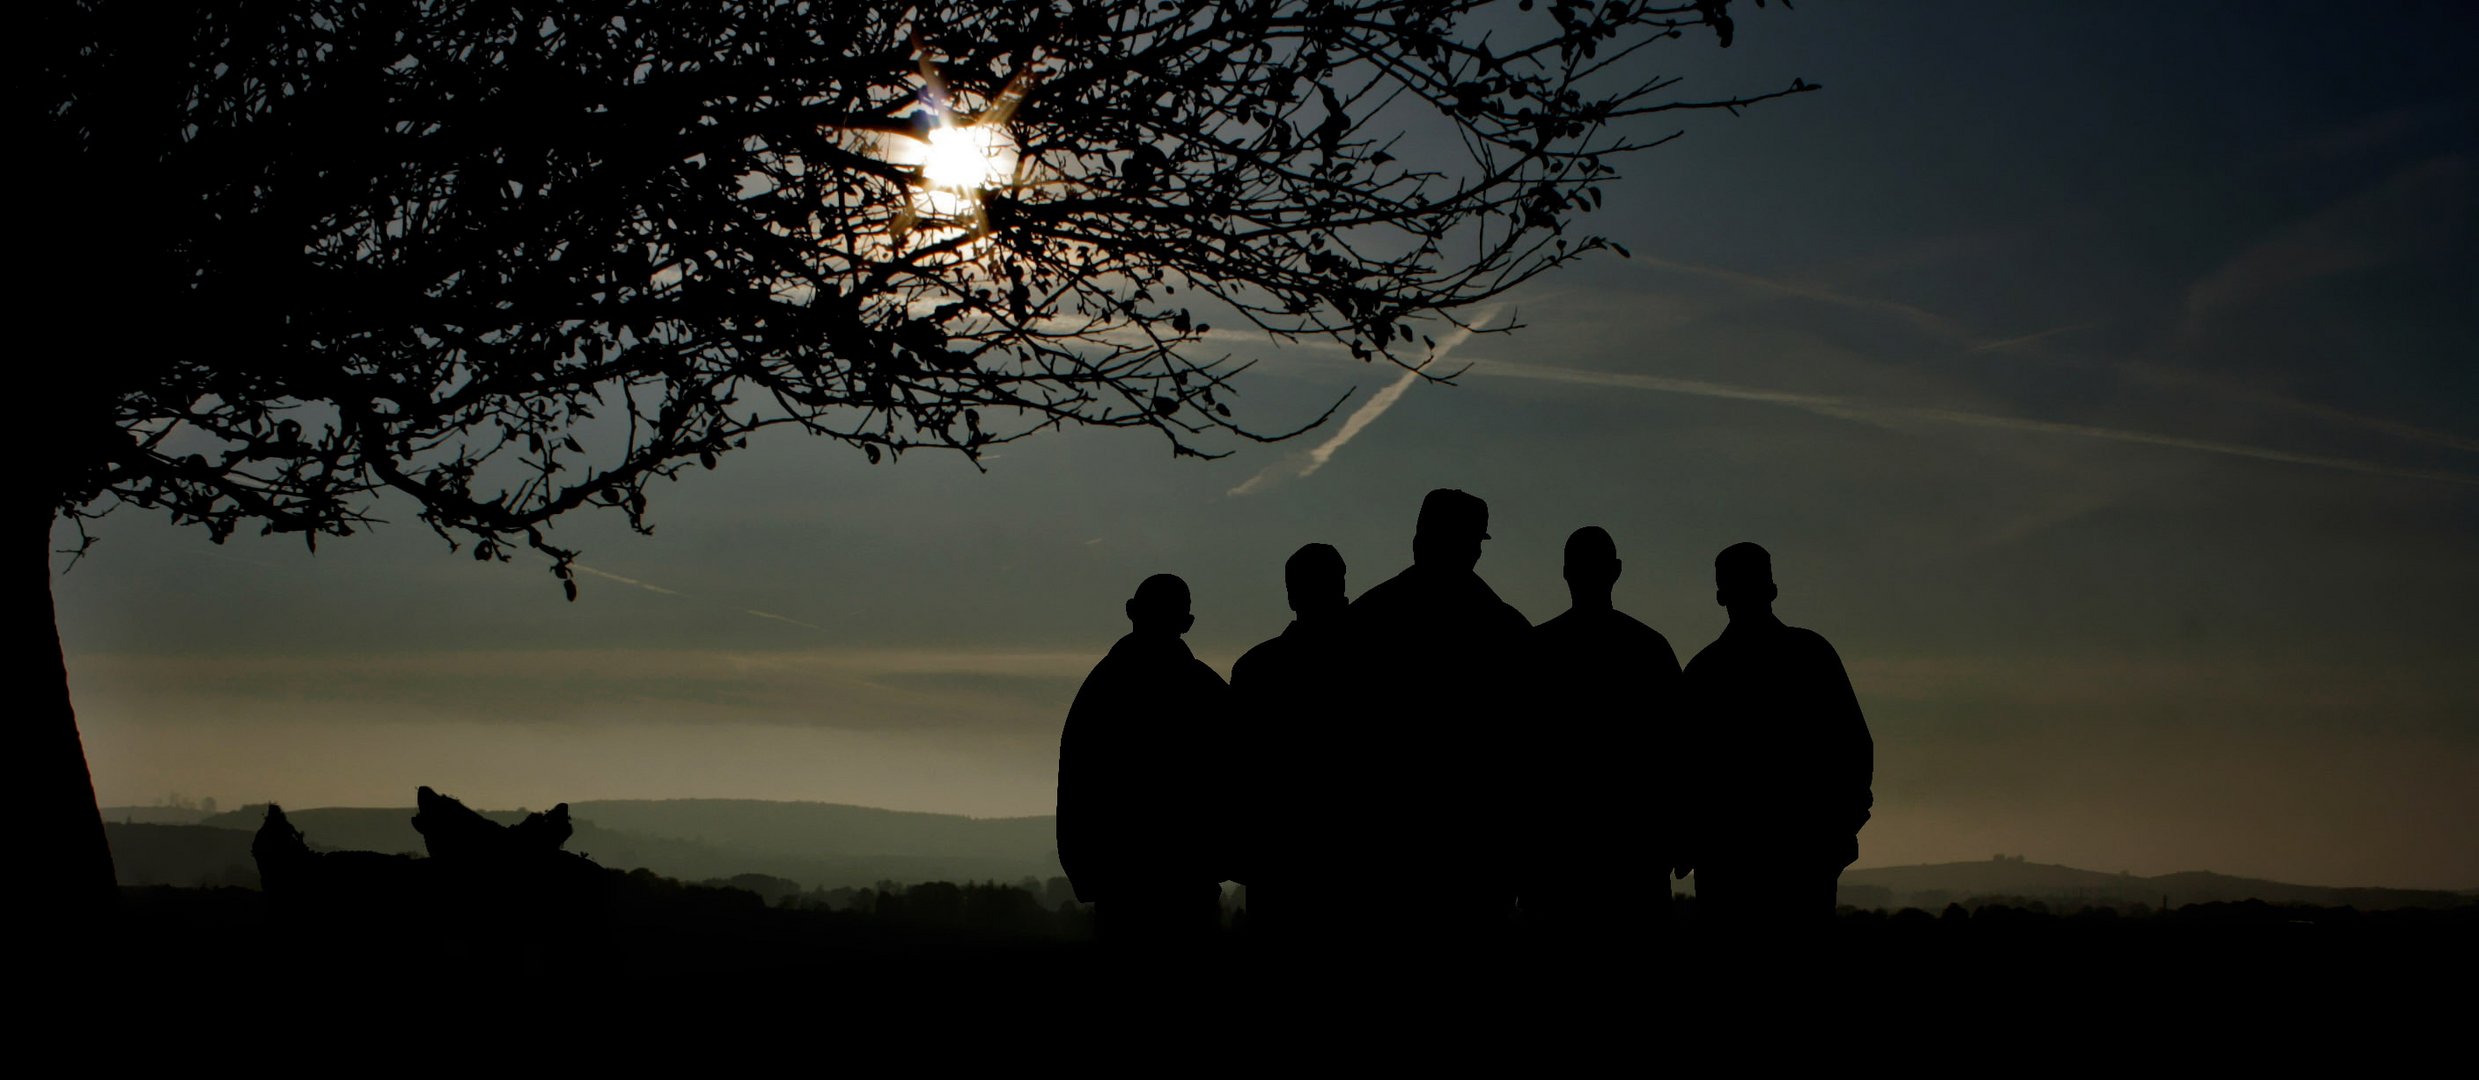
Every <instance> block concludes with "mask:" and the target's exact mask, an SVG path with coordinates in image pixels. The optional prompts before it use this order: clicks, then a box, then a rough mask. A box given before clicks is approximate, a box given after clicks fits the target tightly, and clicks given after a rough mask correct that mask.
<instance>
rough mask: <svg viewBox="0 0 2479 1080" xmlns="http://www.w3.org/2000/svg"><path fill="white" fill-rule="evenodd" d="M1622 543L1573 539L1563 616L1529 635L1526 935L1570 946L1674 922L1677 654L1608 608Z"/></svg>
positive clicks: (1602, 537) (1596, 534)
mask: <svg viewBox="0 0 2479 1080" xmlns="http://www.w3.org/2000/svg"><path fill="white" fill-rule="evenodd" d="M1619 569H1620V563H1619V559H1618V547H1617V545H1616V544H1615V543H1613V542H1612V541H1611V540H1610V534H1609V533H1607V532H1605V531H1603V530H1602V529H1601V528H1600V527H1599V526H1597V525H1588V526H1585V527H1584V528H1581V529H1577V530H1575V533H1574V534H1573V535H1571V536H1569V537H1567V548H1566V579H1567V596H1568V598H1569V600H1570V602H1571V604H1572V606H1570V607H1569V608H1568V609H1567V610H1566V612H1565V613H1563V614H1561V615H1559V616H1558V617H1556V618H1554V619H1551V620H1549V621H1548V622H1545V623H1542V624H1541V625H1539V626H1537V627H1534V628H1533V630H1532V645H1533V669H1532V672H1531V674H1530V677H1529V682H1528V685H1529V686H1530V688H1531V690H1532V693H1533V695H1534V698H1535V700H1536V701H1538V702H1539V704H1540V708H1538V709H1537V710H1534V711H1533V712H1532V714H1531V716H1530V717H1529V722H1528V723H1527V724H1525V726H1524V729H1523V730H1524V733H1525V735H1526V736H1527V739H1526V741H1527V744H1528V750H1529V755H1530V759H1529V765H1530V768H1529V774H1530V775H1529V783H1528V784H1527V788H1528V791H1527V799H1526V801H1527V803H1528V812H1527V813H1526V814H1525V815H1524V817H1523V818H1522V819H1521V820H1522V821H1523V822H1524V830H1523V835H1522V836H1521V837H1520V841H1521V842H1520V843H1519V844H1518V845H1517V847H1518V849H1519V850H1520V851H1521V852H1522V853H1523V863H1524V867H1525V875H1524V881H1523V901H1522V909H1523V919H1524V924H1525V927H1526V928H1527V930H1529V931H1531V932H1532V933H1534V934H1536V935H1538V936H1539V937H1540V938H1541V939H1542V940H1544V941H1546V942H1548V943H1551V944H1554V945H1560V946H1567V945H1580V944H1584V943H1586V942H1595V943H1611V942H1618V941H1631V940H1640V939H1641V937H1642V934H1643V932H1644V931H1647V930H1651V929H1653V928H1655V927H1658V926H1659V925H1662V924H1665V923H1667V922H1668V920H1669V914H1670V869H1671V867H1672V865H1673V864H1674V863H1675V862H1677V859H1676V854H1677V843H1678V834H1679V832H1680V829H1679V825H1678V821H1677V818H1678V813H1679V800H1678V793H1677V778H1678V770H1679V768H1680V767H1681V765H1682V764H1683V763H1682V762H1681V760H1680V757H1681V755H1680V754H1679V752H1678V747H1677V746H1676V742H1677V734H1678V732H1677V731H1676V730H1675V728H1676V726H1677V725H1678V724H1679V723H1680V717H1679V715H1678V714H1679V708H1678V706H1679V702H1678V693H1679V666H1678V654H1676V653H1674V652H1671V651H1670V642H1669V639H1667V638H1664V637H1662V636H1661V634H1660V633H1659V632H1658V631H1655V630H1654V629H1653V628H1652V627H1649V626H1646V625H1644V624H1643V623H1641V622H1638V621H1636V620H1635V619H1634V618H1633V617H1631V616H1629V615H1628V614H1627V613H1625V612H1622V611H1620V610H1618V609H1617V608H1616V607H1615V606H1613V605H1612V604H1611V602H1610V590H1611V588H1612V587H1613V586H1615V585H1616V584H1617V583H1618V573H1619Z"/></svg>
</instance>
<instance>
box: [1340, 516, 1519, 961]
mask: <svg viewBox="0 0 2479 1080" xmlns="http://www.w3.org/2000/svg"><path fill="white" fill-rule="evenodd" d="M1487 539H1489V504H1487V503H1484V502H1482V501H1481V500H1480V499H1478V498H1476V497H1474V496H1472V495H1468V494H1465V493H1464V492H1461V491H1457V490H1454V489H1452V488H1440V489H1438V490H1436V491H1432V492H1430V493H1429V495H1428V497H1427V498H1426V499H1424V500H1422V502H1421V504H1420V523H1419V527H1418V530H1417V532H1416V533H1415V534H1414V536H1413V537H1412V565H1411V567H1410V568H1409V569H1407V570H1404V571H1403V572H1402V573H1400V574H1396V575H1395V576H1394V577H1392V578H1390V579H1388V580H1387V581H1386V582H1385V583H1383V584H1380V585H1378V586H1377V587H1375V588H1372V589H1370V590H1369V591H1367V592H1365V593H1362V594H1361V596H1360V598H1359V599H1358V600H1355V601H1353V602H1352V605H1351V613H1350V614H1351V633H1352V635H1353V637H1354V638H1355V639H1356V640H1357V641H1358V642H1359V644H1360V648H1361V649H1362V650H1363V651H1364V652H1365V654H1366V655H1367V656H1368V658H1369V661H1368V665H1369V666H1368V667H1367V668H1366V669H1365V670H1364V671H1363V672H1362V673H1361V676H1360V682H1359V685H1358V686H1357V688H1356V690H1357V693H1356V694H1355V698H1356V700H1358V701H1359V702H1360V703H1361V708H1360V710H1359V711H1360V713H1361V716H1360V718H1359V720H1360V727H1361V730H1362V731H1363V732H1365V734H1364V735H1363V736H1362V737H1361V739H1360V743H1359V745H1360V746H1361V747H1362V750H1361V753H1360V755H1359V757H1360V760H1359V762H1358V765H1359V767H1360V769H1361V770H1362V771H1363V773H1364V777H1365V783H1366V785H1367V787H1366V789H1365V790H1366V792H1367V797H1368V799H1369V806H1368V809H1367V811H1365V812H1364V813H1363V814H1362V815H1361V816H1362V819H1363V820H1362V821H1360V822H1359V825H1360V830H1359V831H1360V833H1361V835H1362V837H1363V843H1362V848H1363V850H1365V851H1366V852H1368V853H1369V856H1370V861H1371V864H1372V866H1373V868H1374V869H1376V870H1377V871H1378V872H1379V873H1381V874H1383V875H1384V876H1385V880H1383V881H1381V882H1379V883H1378V884H1379V886H1380V887H1381V888H1383V889H1385V890H1386V891H1387V892H1389V893H1390V894H1391V895H1392V896H1393V897H1394V899H1395V902H1396V903H1397V904H1398V905H1399V910H1400V913H1401V915H1402V916H1403V921H1404V925H1403V926H1402V930H1403V931H1404V932H1405V933H1408V934H1412V935H1431V936H1441V935H1462V934H1494V933H1497V932H1499V931H1500V930H1502V929H1503V928H1504V925H1505V923H1506V920H1507V917H1508V914H1509V912H1510V910H1511V908H1512V906H1513V901H1514V888H1515V886H1514V880H1513V879H1514V870H1513V867H1512V865H1511V861H1512V860H1511V853H1510V851H1509V850H1508V847H1509V844H1510V842H1511V835H1510V834H1511V832H1512V825H1513V822H1512V821H1511V815H1512V814H1513V813H1515V811H1516V809H1517V808H1516V807H1514V806H1511V805H1509V804H1510V803H1511V802H1513V801H1515V800H1516V799H1518V798H1519V797H1520V796H1519V795H1518V794H1516V791H1515V789H1516V786H1517V784H1518V782H1519V780H1520V777H1519V775H1518V770H1517V769H1516V768H1514V767H1513V765H1512V762H1511V760H1510V759H1511V758H1513V757H1514V753H1513V750H1514V748H1515V747H1516V745H1517V741H1516V737H1515V735H1514V733H1513V729H1514V728H1515V727H1516V726H1517V725H1518V724H1519V723H1520V722H1521V718H1520V717H1518V716H1516V715H1514V713H1515V711H1516V710H1515V708H1514V701H1513V691H1514V689H1515V679H1514V676H1515V669H1516V668H1517V667H1518V666H1520V665H1521V663H1522V661H1523V658H1524V656H1525V647H1526V639H1527V637H1528V636H1529V635H1530V633H1531V630H1532V624H1531V622H1530V621H1529V620H1527V619H1525V618H1524V617H1523V614H1522V613H1521V612H1518V611H1516V610H1515V609H1514V608H1513V607H1511V606H1509V605H1508V604H1507V603H1506V602H1505V601H1503V600H1500V599H1498V594H1497V593H1496V591H1494V590H1492V589H1491V588H1490V587H1489V584H1488V583H1487V582H1485V581H1482V580H1481V578H1480V575H1479V574H1477V573H1474V572H1473V567H1474V566H1475V565H1477V564H1478V563H1479V562H1480V557H1481V541H1483V540H1487Z"/></svg>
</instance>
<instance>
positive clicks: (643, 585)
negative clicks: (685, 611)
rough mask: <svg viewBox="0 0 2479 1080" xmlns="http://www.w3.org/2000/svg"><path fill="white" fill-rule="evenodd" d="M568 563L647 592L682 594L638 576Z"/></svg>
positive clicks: (595, 574)
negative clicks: (624, 575) (645, 580)
mask: <svg viewBox="0 0 2479 1080" xmlns="http://www.w3.org/2000/svg"><path fill="white" fill-rule="evenodd" d="M568 565H569V567H570V568H572V569H576V570H582V571H584V572H586V573H589V574H592V575H594V576H595V577H598V578H601V579H603V580H605V581H616V582H619V583H620V584H622V585H634V586H636V587H638V588H640V589H644V590H645V591H647V592H651V593H661V594H663V595H665V596H678V595H680V594H679V593H678V592H676V591H674V590H671V589H666V588H664V587H662V586H660V585H655V584H652V583H650V582H644V581H639V580H637V579H636V578H631V577H621V576H620V575H618V574H614V573H612V572H610V571H608V570H596V569H594V568H593V567H591V566H587V565H585V564H584V563H569V564H568Z"/></svg>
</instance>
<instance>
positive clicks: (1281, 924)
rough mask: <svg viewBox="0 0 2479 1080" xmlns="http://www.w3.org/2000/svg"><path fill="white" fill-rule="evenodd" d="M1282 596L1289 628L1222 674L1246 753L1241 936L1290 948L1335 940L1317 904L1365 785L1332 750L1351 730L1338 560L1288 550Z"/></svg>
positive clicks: (1319, 551) (1350, 652)
mask: <svg viewBox="0 0 2479 1080" xmlns="http://www.w3.org/2000/svg"><path fill="white" fill-rule="evenodd" d="M1283 591H1284V593H1285V594H1286V595H1287V596H1288V597H1289V599H1290V602H1291V611H1292V615H1293V618H1292V620H1291V625H1289V626H1287V627H1284V628H1283V632H1282V635H1281V636H1280V637H1276V638H1273V639H1271V640H1268V641H1265V642H1263V643H1261V644H1259V645H1258V646H1257V647H1256V648H1253V649H1250V650H1248V652H1247V653H1246V654H1245V655H1243V656H1241V657H1240V658H1239V662H1238V663H1236V664H1233V665H1231V692H1232V697H1233V698H1234V699H1235V700H1236V701H1237V702H1238V705H1239V725H1240V730H1241V731H1242V733H1243V734H1242V738H1243V740H1244V741H1245V744H1246V745H1247V746H1249V747H1250V748H1251V751H1252V752H1251V753H1249V755H1248V758H1249V760H1248V762H1247V766H1248V776H1247V779H1246V780H1245V782H1244V783H1243V784H1242V785H1241V787H1240V789H1239V790H1237V791H1235V792H1233V794H1234V796H1236V797H1237V798H1238V800H1239V801H1240V802H1241V804H1242V805H1244V806H1246V807H1247V810H1246V811H1245V813H1244V816H1243V818H1242V820H1241V821H1240V822H1239V826H1238V827H1239V837H1238V839H1239V843H1240V851H1241V855H1242V857H1243V863H1242V867H1243V870H1242V873H1241V874H1240V880H1241V881H1243V882H1245V883H1246V884H1247V885H1248V925H1249V928H1250V932H1251V933H1253V934H1257V935H1260V936H1263V937H1265V938H1267V939H1268V940H1284V941H1291V942H1301V941H1303V939H1307V938H1321V939H1324V938H1332V937H1333V936H1335V935H1336V934H1338V933H1339V932H1340V928H1339V926H1338V925H1337V917H1338V912H1337V911H1336V910H1335V907H1334V905H1333V903H1332V902H1331V901H1330V900H1321V899H1320V898H1321V896H1323V895H1324V894H1326V893H1329V892H1331V891H1333V890H1335V889H1336V888H1337V887H1338V885H1339V883H1341V882H1344V881H1347V880H1349V879H1350V877H1351V874H1352V870H1353V866H1352V863H1353V856H1352V852H1351V849H1350V847H1349V846H1348V845H1347V844H1346V843H1345V841H1346V840H1347V839H1348V834H1347V833H1346V832H1344V831H1343V830H1342V829H1341V828H1340V827H1339V826H1340V824H1341V823H1342V822H1344V821H1346V820H1348V819H1349V817H1350V815H1351V814H1352V801H1351V800H1352V796H1353V788H1354V787H1355V786H1356V785H1361V784H1363V783H1364V782H1365V781H1364V780H1362V778H1360V777H1359V776H1357V775H1353V774H1352V773H1351V772H1350V771H1348V770H1346V769H1343V768H1341V767H1340V765H1341V764H1342V763H1341V762H1339V761H1338V760H1337V758H1336V755H1335V754H1334V753H1333V752H1332V747H1333V744H1334V742H1335V740H1337V739H1339V738H1344V737H1346V734H1347V733H1348V732H1350V731H1351V730H1353V727H1354V722H1355V720H1356V717H1355V716H1353V715H1352V712H1353V710H1352V709H1351V707H1350V704H1351V703H1350V700H1349V692H1350V682H1349V673H1350V664H1351V661H1352V659H1353V658H1354V653H1355V650H1354V648H1353V642H1352V638H1351V635H1350V633H1349V631H1348V629H1347V628H1346V625H1345V624H1346V622H1347V619H1346V617H1345V616H1346V612H1347V610H1348V609H1349V607H1350V606H1351V601H1350V599H1349V598H1348V597H1346V596H1345V595H1344V593H1343V555H1342V553H1341V552H1338V551H1336V550H1334V548H1332V547H1331V546H1328V545H1325V544H1309V545H1307V546H1305V547H1302V548H1301V549H1300V550H1298V551H1296V552H1293V553H1292V556H1291V559H1290V561H1288V562H1285V563H1284V564H1283Z"/></svg>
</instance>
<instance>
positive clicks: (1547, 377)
mask: <svg viewBox="0 0 2479 1080" xmlns="http://www.w3.org/2000/svg"><path fill="white" fill-rule="evenodd" d="M1472 373H1473V374H1475V375H1484V376H1499V377H1503V378H1515V379H1535V380H1540V381H1544V382H1559V383H1567V384H1571V385H1577V386H1601V387H1613V388H1624V389H1633V390H1651V391H1655V392H1658V393H1665V394H1686V395H1689V396H1692V397H1707V398H1720V399H1723V400H1728V401H1753V402H1759V403H1762V404H1766V405H1781V406H1786V407H1789V408H1795V409H1801V410H1805V411H1807V412H1812V413H1817V414H1820V415H1824V416H1831V417H1834V418H1836V419H1859V420H1872V421H1880V422H1882V421H1893V420H1926V421H1933V422H1937V423H1945V424H1957V425H1962V426H1966V427H1981V428H1992V429H1997V430H2003V431H2022V432H2032V433H2036V434H2046V435H2073V436H2078V437H2081V438H2087V439H2101V440H2106V441H2110V442H2123V443H2134V444H2138V445H2143V446H2165V447H2170V448H2172V449H2178V450H2192V451H2197V452H2200V453H2207V454H2221V455H2225V456H2229V457H2243V458H2254V459H2256V460H2258V461H2277V462H2282V463H2284V464H2290V465H2312V466H2317V467H2320V468H2326V469H2339V470H2343V471H2346V472H2356V473H2368V474H2371V475H2376V476H2392V477H2399V478H2402V479H2407V480H2432V481H2440V482H2443V483H2448V484H2467V485H2473V486H2479V476H2473V475H2470V474H2468V473H2457V472H2446V471H2443V470H2436V469H2405V468H2400V467H2396V466H2392V465H2386V464H2384V463H2382V462H2374V461H2363V460H2359V459H2356V458H2341V457H2329V456H2325V455H2321V454H2301V453H2296V452H2293V451H2289V450H2281V449H2277V448H2274V447H2268V446H2250V445H2247V444H2245V443H2230V442H2219V441H2215V440H2211V439H2197V438H2190V437H2188V436H2184V435H2168V434H2162V433H2159V432H2151V431H2133V430H2129V429H2126V428H2112V427H2101V426H2098V425H2094V424H2073V423H2066V422H2064V421H2058V420H2034V419H2031V418H2029V417H2022V416H2005V415H2001V414H1997V413H1979V412H1968V411H1965V410H1961V409H1939V408H1929V407H1923V406H1913V405H1881V404H1876V403H1872V402H1866V401H1854V400H1851V399H1848V398H1840V397H1832V396H1828V395H1823V394H1793V393H1786V392H1783V391H1778V390H1765V389H1761V388H1757V387H1747V386H1732V385H1730V384H1727V383H1714V382H1705V381H1702V380H1699V379H1673V378H1668V377H1665V376H1660V375H1636V374H1631V373H1627V372H1611V371H1585V370H1581V369H1577V368H1563V367H1554V366H1549V365H1536V364H1478V365H1475V366H1474V367H1473V369H1472Z"/></svg>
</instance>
